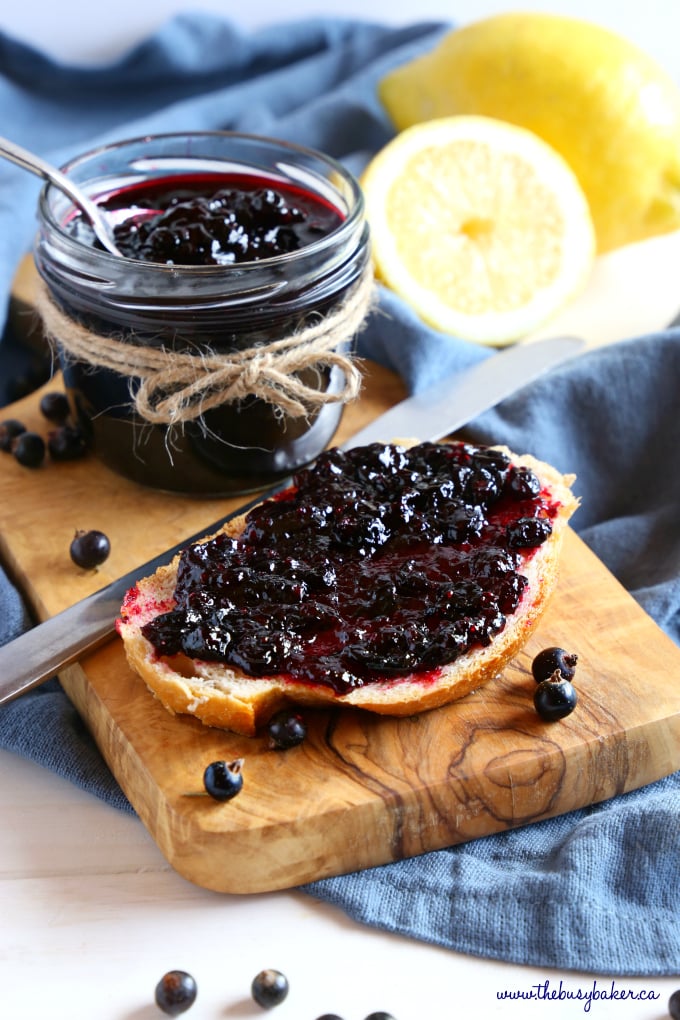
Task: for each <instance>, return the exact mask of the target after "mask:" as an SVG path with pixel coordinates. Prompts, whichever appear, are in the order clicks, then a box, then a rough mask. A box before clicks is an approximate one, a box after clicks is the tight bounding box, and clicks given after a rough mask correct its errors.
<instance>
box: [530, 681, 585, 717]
mask: <svg viewBox="0 0 680 1020" xmlns="http://www.w3.org/2000/svg"><path fill="white" fill-rule="evenodd" d="M553 675H554V677H557V671H555V674H553ZM577 701H578V695H577V693H576V690H575V689H574V686H573V684H572V683H571V682H570V681H569V680H562V679H553V680H541V682H540V684H539V685H538V686H537V688H536V691H535V692H534V705H535V707H536V711H537V712H538V714H539V715H540V717H541V719H544V720H545V721H546V722H556V721H557V720H558V719H564V717H565V716H567V715H571V713H572V712H573V711H574V709H575V708H576V702H577Z"/></svg>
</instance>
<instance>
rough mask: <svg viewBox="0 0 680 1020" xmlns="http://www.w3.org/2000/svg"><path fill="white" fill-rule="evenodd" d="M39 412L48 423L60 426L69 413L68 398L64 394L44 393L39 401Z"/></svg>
mask: <svg viewBox="0 0 680 1020" xmlns="http://www.w3.org/2000/svg"><path fill="white" fill-rule="evenodd" d="M40 411H41V413H42V415H43V416H44V417H45V418H47V420H48V421H53V422H54V423H55V424H56V425H61V424H62V423H63V422H65V421H66V419H67V418H68V416H69V414H70V413H71V408H70V405H69V402H68V397H67V396H66V394H65V393H57V392H53V393H45V395H44V396H43V397H42V398H41V400H40Z"/></svg>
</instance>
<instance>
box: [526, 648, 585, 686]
mask: <svg viewBox="0 0 680 1020" xmlns="http://www.w3.org/2000/svg"><path fill="white" fill-rule="evenodd" d="M577 662H578V655H574V654H573V653H571V652H565V650H564V648H557V647H555V646H552V647H550V648H544V649H543V651H541V652H539V653H538V655H537V656H536V658H535V659H534V661H533V662H532V663H531V672H532V673H533V675H534V680H535V681H536V683H537V684H540V682H541V680H549V679H550V678H551V676H552V675H553V673H554V672H555V670H556V669H559V671H560V673H561V674H562V679H563V680H573V679H574V674H575V673H576V663H577Z"/></svg>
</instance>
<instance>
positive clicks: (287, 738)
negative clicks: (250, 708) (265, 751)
mask: <svg viewBox="0 0 680 1020" xmlns="http://www.w3.org/2000/svg"><path fill="white" fill-rule="evenodd" d="M267 732H268V734H269V746H270V747H271V748H273V749H274V750H277V751H285V750H288V748H291V747H297V745H298V744H301V743H302V742H303V740H304V739H305V737H306V736H307V724H306V722H305V720H304V717H303V716H302V715H300V713H299V712H292V711H291V710H290V709H287V708H284V709H281V711H280V712H276V713H275V715H273V716H272V717H271V719H270V720H269V723H268V724H267Z"/></svg>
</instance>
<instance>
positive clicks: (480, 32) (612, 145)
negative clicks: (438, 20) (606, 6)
mask: <svg viewBox="0 0 680 1020" xmlns="http://www.w3.org/2000/svg"><path fill="white" fill-rule="evenodd" d="M379 95H380V98H381V100H382V102H383V104H384V106H385V108H386V110H387V112H388V114H389V115H390V117H391V118H392V120H393V122H394V124H395V127H396V128H397V129H398V130H402V129H404V128H406V127H410V126H411V125H413V124H416V123H419V122H422V121H426V120H431V119H433V118H439V117H445V116H450V115H453V114H478V115H485V116H488V117H495V118H497V119H500V120H505V121H509V122H510V123H513V124H517V125H519V126H520V127H524V128H527V129H529V130H530V131H533V132H534V133H535V134H537V135H539V136H540V137H541V138H542V139H543V140H544V141H545V142H547V143H548V144H549V145H551V146H552V147H553V148H554V149H556V150H557V151H558V152H559V153H560V154H561V155H562V156H563V157H564V159H565V160H566V161H567V163H568V164H569V165H570V166H571V168H572V170H573V172H574V173H575V174H576V177H577V178H578V180H579V182H580V184H581V187H582V188H583V191H584V193H585V195H586V198H587V200H588V203H589V205H590V210H591V214H592V218H593V223H594V226H595V232H596V237H597V249H598V251H599V252H605V251H609V250H611V249H613V248H618V247H621V246H622V245H625V244H630V243H632V242H634V241H640V240H643V239H644V238H648V237H653V236H655V235H658V234H664V233H668V232H669V231H671V230H675V229H678V228H680V89H679V88H678V87H677V86H676V84H675V82H674V81H673V79H672V78H671V77H670V76H669V75H667V74H666V73H665V71H664V70H663V69H662V68H661V67H660V66H659V65H658V64H657V63H656V61H654V60H653V59H652V58H651V57H650V56H648V55H647V54H646V53H645V52H644V51H642V50H640V49H639V48H638V47H637V46H635V45H634V44H633V43H631V42H629V41H628V40H626V39H624V38H622V37H621V36H619V35H617V34H615V33H613V32H611V31H609V30H607V29H604V28H602V27H600V26H598V25H594V24H591V23H590V22H586V21H582V20H579V19H576V18H570V17H563V16H560V15H552V14H539V13H508V14H500V15H496V16H493V17H489V18H485V19H482V20H480V21H477V22H474V23H472V24H469V25H465V26H463V27H462V28H459V29H455V30H453V31H451V32H449V33H447V35H445V36H444V38H443V39H442V40H441V41H440V43H439V44H438V45H437V46H436V47H435V48H434V49H433V50H432V51H430V52H429V53H426V54H424V55H422V56H420V57H418V58H416V59H415V60H412V61H410V62H408V63H407V64H403V65H401V66H400V67H397V68H396V69H395V70H393V71H392V72H390V73H389V74H387V75H386V76H385V77H384V78H383V79H382V81H381V82H380V84H379Z"/></svg>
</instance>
